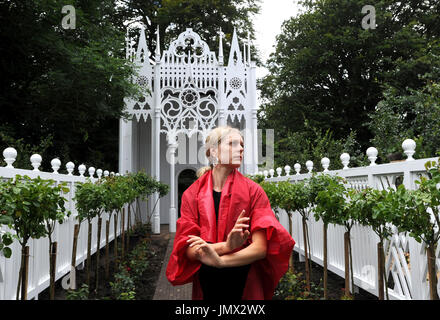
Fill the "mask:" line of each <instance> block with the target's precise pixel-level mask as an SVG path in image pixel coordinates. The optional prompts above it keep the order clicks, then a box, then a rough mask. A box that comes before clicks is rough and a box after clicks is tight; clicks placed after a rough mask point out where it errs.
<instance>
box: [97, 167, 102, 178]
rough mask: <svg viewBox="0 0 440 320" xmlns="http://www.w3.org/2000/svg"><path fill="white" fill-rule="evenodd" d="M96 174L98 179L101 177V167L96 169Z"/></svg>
mask: <svg viewBox="0 0 440 320" xmlns="http://www.w3.org/2000/svg"><path fill="white" fill-rule="evenodd" d="M96 174H97V175H98V179H101V177H102V169H98V170H96Z"/></svg>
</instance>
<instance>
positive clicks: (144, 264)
mask: <svg viewBox="0 0 440 320" xmlns="http://www.w3.org/2000/svg"><path fill="white" fill-rule="evenodd" d="M153 254H154V252H151V249H150V246H149V242H148V241H147V240H146V239H143V240H141V242H140V243H139V244H137V245H136V247H135V248H134V249H133V250H132V251H131V252H130V254H129V255H128V257H127V258H126V260H125V261H124V262H123V263H121V264H120V266H119V270H118V272H117V273H116V274H115V276H114V277H115V279H114V281H113V282H110V287H111V291H112V296H113V297H114V298H115V299H118V300H134V299H135V295H136V283H137V282H138V281H140V280H141V278H142V274H143V273H144V271H145V270H147V268H148V266H149V262H148V259H149V258H150V257H151V256H152V255H153Z"/></svg>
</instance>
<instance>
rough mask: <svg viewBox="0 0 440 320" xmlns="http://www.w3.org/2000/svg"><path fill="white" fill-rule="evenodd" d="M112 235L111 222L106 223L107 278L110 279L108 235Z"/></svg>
mask: <svg viewBox="0 0 440 320" xmlns="http://www.w3.org/2000/svg"><path fill="white" fill-rule="evenodd" d="M109 233H110V220H106V221H105V278H106V279H108V278H109V274H110V270H109V265H110V261H109V245H108V235H109Z"/></svg>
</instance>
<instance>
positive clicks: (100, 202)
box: [74, 179, 106, 286]
mask: <svg viewBox="0 0 440 320" xmlns="http://www.w3.org/2000/svg"><path fill="white" fill-rule="evenodd" d="M105 195H106V194H105V189H104V188H103V186H102V184H99V183H94V182H92V181H90V179H88V180H87V181H86V182H84V183H81V184H78V185H77V187H76V191H75V198H74V200H75V206H76V209H77V211H78V215H77V217H76V218H77V220H78V221H79V226H81V222H82V221H84V220H87V222H88V237H87V285H88V286H90V265H91V251H92V249H91V246H92V220H93V218H95V217H98V218H101V217H100V216H101V214H102V212H103V211H104V199H105ZM100 227H101V226H100V225H99V226H98V243H97V255H96V257H97V264H98V263H99V244H100V243H99V242H100V234H101V228H100ZM96 278H98V277H97V275H96Z"/></svg>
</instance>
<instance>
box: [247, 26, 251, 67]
mask: <svg viewBox="0 0 440 320" xmlns="http://www.w3.org/2000/svg"><path fill="white" fill-rule="evenodd" d="M247 46H248V62H249V65H250V64H251V38H250V36H249V31H248V35H247Z"/></svg>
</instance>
